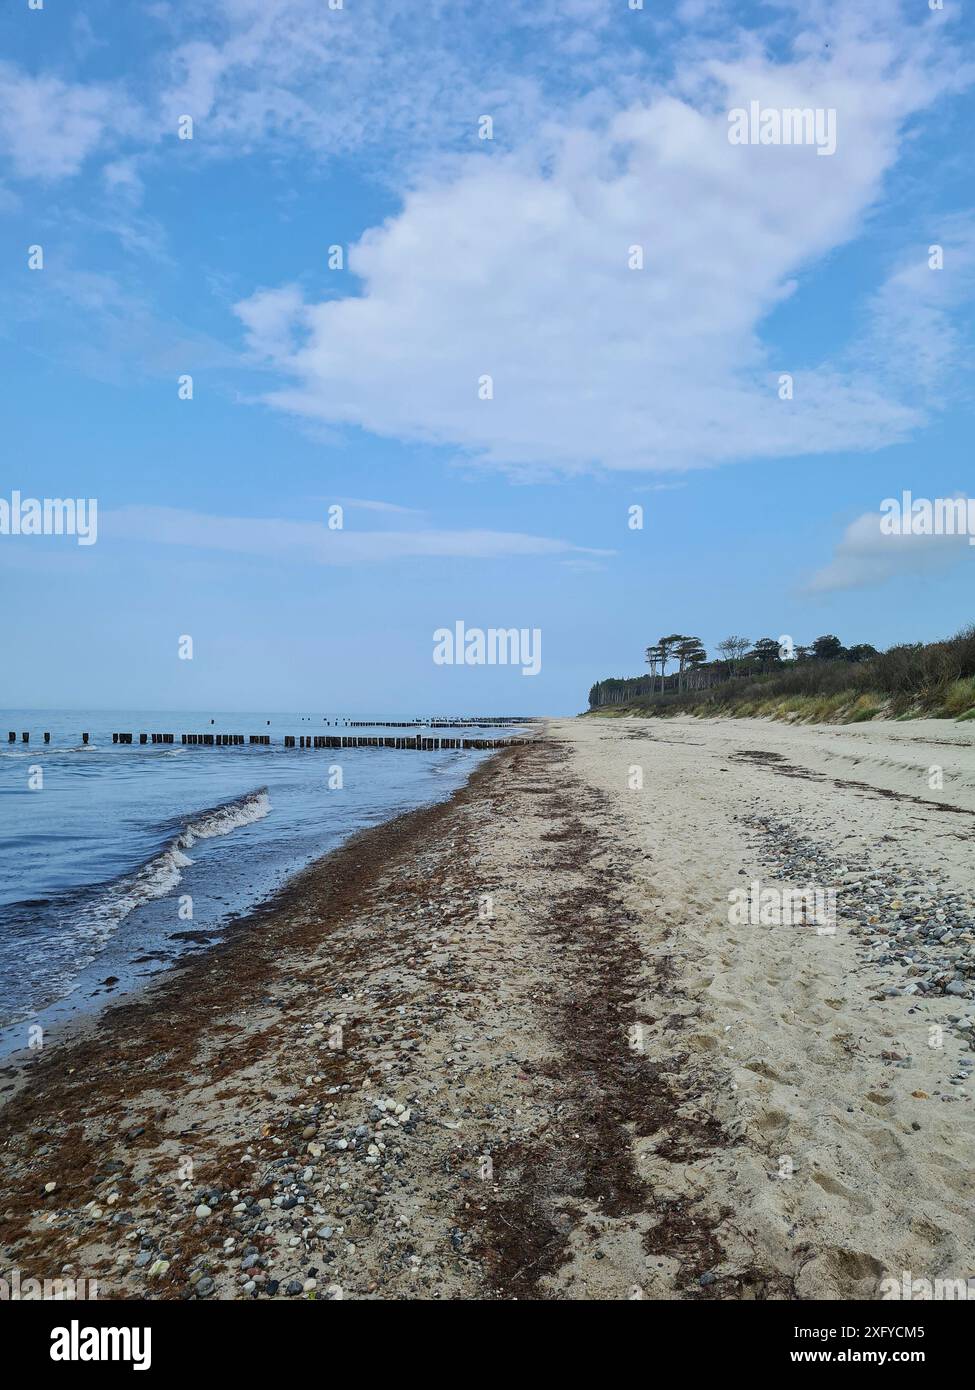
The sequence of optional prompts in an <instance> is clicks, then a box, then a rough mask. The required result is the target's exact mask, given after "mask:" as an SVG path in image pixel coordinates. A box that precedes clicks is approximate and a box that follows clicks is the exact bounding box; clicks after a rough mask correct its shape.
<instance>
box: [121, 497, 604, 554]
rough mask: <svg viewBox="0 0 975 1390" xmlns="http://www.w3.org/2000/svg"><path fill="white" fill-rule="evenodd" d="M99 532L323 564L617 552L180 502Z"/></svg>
mask: <svg viewBox="0 0 975 1390" xmlns="http://www.w3.org/2000/svg"><path fill="white" fill-rule="evenodd" d="M99 536H100V538H101V537H105V538H111V539H115V540H122V541H132V540H134V541H139V542H150V543H153V544H158V545H179V546H187V547H192V548H195V549H200V550H220V551H231V552H237V553H238V554H243V555H261V556H265V557H268V558H273V559H276V560H282V559H283V560H293V561H297V562H302V563H312V564H321V565H350V564H380V563H383V562H386V561H391V560H400V559H407V558H419V557H432V558H442V559H443V558H463V559H472V560H488V559H497V558H499V557H515V556H529V555H537V556H563V555H608V554H612V552H611V551H606V550H594V549H591V548H589V547H586V546H577V545H572V544H571V543H570V542H569V541H563V540H553V539H550V538H548V537H546V536H532V535H526V534H525V533H523V532H518V531H487V530H469V531H450V530H415V531H360V530H356V529H355V528H354V527H351V526H348V525H347V526H346V527H345V529H343V530H341V531H330V530H329V529H328V527H327V526H326V525H325V524H324V521H323V522H322V523H317V522H311V521H288V520H284V519H281V518H278V517H267V518H265V517H230V516H206V515H204V514H202V513H200V512H191V511H185V510H182V509H180V508H177V507H142V506H132V507H121V508H118V509H116V510H113V511H106V512H103V513H101V514H100V516H99Z"/></svg>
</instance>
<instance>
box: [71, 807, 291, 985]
mask: <svg viewBox="0 0 975 1390" xmlns="http://www.w3.org/2000/svg"><path fill="white" fill-rule="evenodd" d="M270 809H271V800H270V797H269V796H268V792H267V788H266V787H261V788H260V790H259V791H256V792H248V793H247V795H246V796H242V797H240V798H239V799H238V800H237V801H230V802H228V803H227V804H226V805H224V806H215V807H214V808H213V809H212V810H210V811H203V812H201V813H200V815H199V816H198V817H197V818H195V819H193V820H189V821H187V822H186V824H185V825H184V826H183V828H182V830H180V831H179V833H178V834H177V835H176V836H175V837H174V839H173V840H172V841H171V842H170V844H168V845H167V846H166V848H165V849H164V850H161V851H160V853H159V854H157V855H154V856H153V858H152V859H150V860H148V862H147V863H145V864H143V866H142V867H141V869H137V870H136V871H135V873H132V874H127V875H126V876H125V877H124V878H120V879H116V881H115V882H114V883H111V884H109V885H108V886H107V887H106V888H105V889H104V890H103V892H102V893H100V894H99V895H98V897H97V898H96V899H95V901H94V902H92V903H90V904H89V905H88V906H87V907H86V908H84V909H82V911H81V913H79V915H78V917H77V918H76V919H75V921H74V922H73V923H72V927H71V932H72V935H78V936H81V937H82V938H87V940H88V943H89V946H90V947H92V948H94V950H93V954H94V952H97V950H98V949H99V948H100V947H102V946H103V945H104V944H105V942H106V941H107V940H108V938H109V937H110V936H111V935H112V933H113V932H114V931H115V930H116V929H117V927H118V926H119V924H120V923H121V922H122V921H124V919H125V918H126V917H127V916H128V915H129V913H130V912H133V911H134V910H135V909H136V908H137V907H141V906H142V905H143V903H147V902H151V901H152V899H153V898H161V897H164V896H165V895H166V894H167V893H171V892H172V890H173V889H174V888H175V887H176V886H177V884H178V883H179V881H180V879H181V878H182V877H183V873H182V871H183V869H186V868H189V866H190V865H191V864H192V863H193V860H192V859H191V858H190V857H189V855H188V854H186V853H185V851H186V850H187V849H189V847H190V845H192V844H193V842H194V841H195V840H209V839H212V838H213V837H214V836H216V835H229V834H230V833H231V831H233V830H237V829H238V828H239V827H240V826H242V825H249V824H250V823H251V822H252V821H255V820H261V819H262V818H263V817H264V816H266V815H267V814H268V812H269V811H270ZM89 959H91V957H89ZM86 963H87V962H86Z"/></svg>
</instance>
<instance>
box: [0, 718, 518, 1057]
mask: <svg viewBox="0 0 975 1390" xmlns="http://www.w3.org/2000/svg"><path fill="white" fill-rule="evenodd" d="M353 717H354V716H351V715H350V716H348V718H349V719H351V718H353ZM356 717H359V716H356ZM211 719H212V720H213V721H214V722H213V723H212V724H211V722H210V721H211ZM342 719H343V716H336V715H326V716H323V715H322V714H320V713H319V714H315V715H307V716H301V715H273V714H268V713H266V712H265V713H261V714H250V715H242V714H219V713H216V712H214V711H212V710H209V711H207V712H206V713H197V714H186V713H183V714H172V713H161V712H153V711H137V710H126V711H121V712H114V713H105V712H98V713H94V712H86V711H49V710H48V711H31V710H7V711H5V712H3V713H2V714H0V739H2V740H3V741H2V743H0V1054H4V1053H6V1054H9V1053H10V1052H11V1051H14V1050H16V1049H18V1048H22V1047H24V1046H25V1045H26V1044H27V1043H28V1041H29V1039H30V1036H31V1033H30V1029H31V1027H32V1026H34V1027H35V1029H36V1026H37V1025H38V1024H40V1025H41V1026H42V1027H45V1028H47V1027H50V1026H52V1025H54V1024H56V1023H58V1022H61V1021H63V1020H64V1019H65V1018H66V1017H68V1016H70V1015H72V1014H75V1013H77V1012H78V1011H79V1010H86V1009H93V1008H97V1007H99V1006H100V1005H101V1004H103V1003H105V1002H106V1001H108V1000H110V999H113V998H115V997H117V996H118V995H119V994H120V993H121V992H123V991H125V990H126V989H129V988H131V987H133V986H135V985H137V984H138V983H139V982H141V981H144V980H145V979H147V978H149V977H150V976H152V975H153V974H155V973H157V972H159V971H160V970H164V969H166V968H167V967H168V966H169V965H171V964H172V963H173V961H174V960H176V959H178V958H180V957H182V956H183V955H185V953H186V952H193V951H200V950H203V949H205V948H206V945H207V944H208V942H209V941H211V940H213V939H215V938H216V937H218V936H219V935H220V934H222V933H223V932H225V931H226V930H228V929H229V928H230V926H231V924H232V922H233V920H234V919H235V918H236V917H239V916H240V915H241V914H242V913H244V912H246V911H247V910H248V909H250V908H251V907H253V906H255V905H256V904H257V903H259V902H260V901H261V900H262V899H264V898H266V897H267V896H268V895H269V894H270V893H271V892H272V891H273V890H274V889H275V888H277V887H279V886H280V885H281V883H282V882H283V881H284V880H285V879H286V878H287V877H288V876H289V875H290V874H292V873H293V872H294V871H295V870H296V869H298V868H300V867H302V866H303V865H305V864H307V863H309V862H310V861H311V860H312V859H315V858H316V857H318V856H319V855H321V854H323V853H325V852H326V851H327V850H329V849H332V848H334V847H335V846H336V845H338V844H339V843H341V841H342V840H344V839H346V838H347V837H348V836H349V835H351V834H352V833H353V832H354V831H356V830H359V829H361V828H362V827H364V826H369V825H374V824H376V823H378V822H379V821H382V820H387V819H389V818H390V817H392V816H395V815H397V814H399V813H400V812H401V811H405V810H412V809H413V808H415V807H418V806H422V805H428V804H430V803H432V802H435V801H439V800H442V799H444V798H446V797H447V796H449V795H450V794H451V792H452V791H453V790H454V789H455V788H456V787H458V786H460V785H461V784H462V783H463V782H464V781H465V779H466V778H467V776H468V774H469V773H470V772H471V770H472V769H473V767H474V766H475V765H476V764H477V763H478V762H479V761H480V760H481V759H482V758H483V757H485V756H486V754H484V753H481V752H477V751H475V750H468V751H463V750H458V751H446V752H431V753H417V752H410V751H396V750H393V749H389V750H386V749H375V748H360V749H342V750H336V749H328V750H318V749H311V750H303V749H298V748H295V749H285V748H284V747H283V736H284V734H286V733H288V734H302V733H342V732H345V733H349V734H365V735H368V734H370V733H376V734H380V735H382V734H396V733H403V734H408V735H409V734H412V733H413V732H414V730H412V729H401V730H395V729H382V728H379V727H375V728H369V727H365V728H343V727H342V725H341V721H342ZM326 720H329V721H331V722H330V723H326ZM336 720H338V721H339V727H336ZM8 730H14V731H15V732H16V734H17V740H18V741H17V743H15V744H9V743H8V742H7V731H8ZM23 730H29V731H30V735H31V739H30V744H29V745H28V746H25V745H23V744H22V743H21V742H20V735H21V732H22V731H23ZM45 730H46V731H49V732H50V734H51V742H50V744H48V745H45V744H44V742H43V734H44V731H45ZM82 731H87V732H88V733H89V736H90V742H89V744H88V746H87V747H84V746H83V744H82V739H81V734H82ZM116 731H123V732H129V733H133V734H135V735H136V742H135V744H134V745H133V746H131V747H130V746H120V745H114V744H113V743H112V733H113V732H116ZM143 732H145V733H152V732H161V733H175V734H176V736H177V740H178V738H179V735H180V734H181V733H206V732H219V733H242V734H245V735H248V734H258V733H260V734H270V735H271V740H272V742H271V746H270V747H267V748H264V747H258V746H255V747H250V746H247V745H245V746H244V747H242V748H241V747H236V748H234V747H228V748H216V747H215V748H206V747H189V746H187V747H183V746H182V745H181V744H180V743H179V742H178V741H177V743H176V744H175V745H153V744H147V745H146V746H145V747H140V746H139V744H138V734H139V733H143ZM435 732H437V731H435ZM444 732H445V734H449V733H450V732H452V731H450V730H445V731H444ZM455 732H463V731H462V730H457V731H455ZM469 732H471V733H472V734H475V735H477V736H481V735H482V731H481V730H472V731H469ZM495 732H499V733H501V732H511V730H498V731H493V730H484V731H483V736H485V737H491V736H493V734H494V733H495ZM336 764H338V765H340V766H341V769H342V781H343V786H342V788H341V789H340V790H339V789H330V788H329V769H330V767H333V766H334V765H336ZM187 899H191V900H192V918H189V917H188V916H187V913H188V910H189V908H188V905H187ZM181 906H182V910H181ZM34 1036H35V1037H36V1033H35V1035H34Z"/></svg>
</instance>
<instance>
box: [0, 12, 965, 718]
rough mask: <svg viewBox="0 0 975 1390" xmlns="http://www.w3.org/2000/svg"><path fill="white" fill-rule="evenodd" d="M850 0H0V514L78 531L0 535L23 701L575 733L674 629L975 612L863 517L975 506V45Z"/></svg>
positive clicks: (947, 556) (957, 20) (955, 586)
mask: <svg viewBox="0 0 975 1390" xmlns="http://www.w3.org/2000/svg"><path fill="white" fill-rule="evenodd" d="M853 8H859V7H850V6H848V5H846V4H842V3H841V4H836V5H833V4H818V3H813V4H809V3H804V4H801V5H798V4H797V5H791V4H776V5H769V6H764V5H763V6H755V7H743V6H741V5H740V4H734V5H731V4H729V5H727V6H726V5H724V4H721V3H711V0H684V3H678V4H676V5H673V6H667V7H666V8H665V9H664V10H661V8H660V7H658V6H656V5H654V4H652V3H648V4H647V6H646V8H645V9H643V10H631V9H630V8H629V6H628V3H627V0H561V2H560V3H556V0H538V3H536V4H533V5H532V6H530V7H529V6H523V5H521V4H515V3H494V4H491V5H483V4H481V3H471V4H464V3H460V2H459V0H454V2H453V3H451V4H446V3H445V4H440V3H426V4H423V5H417V4H416V3H405V0H404V2H403V3H399V0H385V3H377V2H376V0H369V2H368V3H367V2H366V0H344V4H343V5H342V7H341V8H340V9H330V8H329V6H328V4H327V3H326V0H260V3H258V0H214V3H212V4H209V5H207V6H186V5H177V4H168V3H162V2H159V3H148V4H142V3H139V2H138V0H132V3H130V4H127V5H126V6H124V7H120V6H118V5H117V4H114V3H107V2H106V3H100V0H90V2H89V3H74V4H68V3H65V2H63V0H44V5H43V8H42V9H41V10H32V9H30V8H29V7H28V3H27V0H23V3H13V4H11V5H8V6H7V7H5V9H4V12H3V17H2V19H0V52H2V53H3V54H4V55H5V57H4V59H3V61H2V62H0V134H2V141H0V147H2V163H0V218H2V231H0V235H2V249H3V255H2V258H0V276H2V281H3V291H4V299H5V302H6V304H7V310H6V312H5V314H4V316H3V328H2V334H0V353H2V358H3V362H2V369H3V376H4V381H5V384H6V386H7V388H8V389H7V393H6V395H7V410H6V412H5V436H6V438H5V446H6V447H5V449H4V463H5V467H4V469H3V477H2V478H0V495H2V496H5V497H9V496H10V495H11V493H12V491H13V490H15V489H16V490H19V491H20V492H21V493H22V494H23V495H25V496H36V497H65V496H74V497H94V498H97V500H98V509H99V534H98V541H97V544H96V545H94V546H89V547H81V546H78V545H77V544H75V542H74V540H73V538H70V537H64V536H62V537H13V536H0V596H2V604H3V612H4V621H5V627H6V637H7V642H6V653H7V660H6V661H5V662H4V672H3V689H2V691H0V699H2V702H3V703H4V704H6V705H9V706H42V707H43V706H50V707H54V706H77V707H102V708H117V707H150V708H165V707H176V708H185V709H200V708H206V707H208V706H211V707H214V708H222V709H227V708H237V709H262V708H269V709H275V710H289V709H290V710H319V709H321V710H324V709H346V710H353V709H357V710H361V711H363V712H372V713H376V714H382V713H387V714H392V713H395V712H399V711H408V712H411V713H419V712H455V711H460V710H476V711H478V712H486V713H494V712H504V711H511V712H514V713H547V712H551V713H565V712H573V711H575V710H577V709H581V708H583V707H584V705H585V697H586V693H587V691H588V688H589V686H590V685H591V683H592V682H593V681H594V680H596V679H599V678H601V677H604V676H610V675H632V674H636V673H638V672H639V671H640V670H641V669H642V652H643V649H644V647H645V646H646V645H647V644H648V643H649V642H650V641H653V640H655V639H656V638H657V637H658V636H659V635H660V634H661V633H664V632H671V631H682V632H690V633H696V634H699V635H700V636H701V637H702V639H703V640H704V642H705V645H706V646H708V648H709V649H713V648H714V646H715V644H716V643H717V642H718V641H720V640H721V639H722V638H723V637H725V636H727V635H728V633H729V632H741V633H745V634H746V635H748V636H750V637H752V638H757V637H759V636H765V635H771V636H776V637H778V636H780V635H782V634H790V635H792V636H794V638H795V640H796V641H797V642H808V641H810V640H811V639H812V638H814V637H815V636H817V635H818V634H820V633H822V632H828V631H832V632H836V633H838V634H839V635H840V636H841V637H842V638H843V639H844V640H845V641H847V642H851V643H852V642H859V641H870V642H873V643H874V644H875V645H878V646H884V645H888V644H890V643H892V642H895V641H901V640H919V639H930V638H934V637H937V636H941V635H945V634H947V633H949V632H951V631H953V630H955V629H957V628H958V627H959V626H961V625H963V624H965V623H967V622H969V621H971V620H972V617H973V605H972V597H973V575H975V550H973V549H971V548H969V547H968V546H967V545H965V544H964V543H962V544H957V543H955V542H954V541H949V542H948V543H944V542H945V538H938V540H939V542H941V543H939V544H930V543H926V542H923V541H918V542H917V543H915V542H914V540H913V538H912V539H911V541H910V543H907V544H903V545H901V546H899V547H898V549H897V551H896V554H893V555H892V553H891V552H890V550H889V548H888V550H887V551H886V552H881V551H880V549H879V548H878V546H877V544H876V542H875V538H874V533H873V528H872V522H871V520H870V518H871V517H873V516H874V514H876V513H877V512H878V510H879V507H880V504H881V501H882V500H883V499H884V498H886V497H889V496H891V495H896V494H899V493H900V491H901V490H902V489H904V488H909V489H911V490H912V491H913V492H914V493H915V494H916V495H918V496H927V497H936V496H937V497H943V496H953V495H956V494H958V493H964V494H968V493H970V492H971V490H972V484H971V475H972V450H971V433H972V432H971V406H972V391H971V384H972V378H971V351H972V341H971V321H972V315H971V307H972V306H971V294H972V285H973V269H975V218H973V210H972V177H971V176H972V168H971V159H970V155H969V150H970V147H971V130H972V124H973V122H972V117H973V110H972V86H973V81H975V64H973V57H975V32H973V25H972V21H971V14H970V12H969V13H968V14H966V12H965V9H964V6H962V5H960V4H956V3H951V0H945V6H944V9H943V10H935V11H932V10H930V9H929V8H928V7H927V6H926V5H923V4H919V3H918V4H911V5H903V6H898V5H896V4H892V3H888V0H875V3H872V4H871V5H870V7H869V12H868V13H867V12H865V13H864V14H863V15H857V14H851V13H850V12H849V11H850V10H851V9H853ZM752 100H757V101H759V102H760V103H761V104H762V105H763V106H764V107H784V106H790V107H791V106H802V107H811V108H829V109H833V110H835V112H836V129H837V147H836V152H835V154H833V155H830V156H827V157H820V156H818V155H817V152H816V150H815V148H811V147H808V146H806V147H791V148H787V147H784V146H745V147H740V146H734V145H732V144H730V143H729V141H728V138H727V129H728V119H727V113H728V111H729V110H730V109H732V108H736V107H747V106H748V103H749V102H750V101H752ZM185 115H190V116H192V119H193V138H192V139H191V140H180V139H179V138H178V136H177V129H178V124H179V120H180V117H182V116H185ZM484 115H490V117H491V119H492V122H493V139H491V140H483V139H480V138H479V122H480V118H481V117H482V116H484ZM932 244H939V245H943V246H944V269H943V270H940V271H933V270H931V269H930V268H929V266H928V248H929V246H930V245H932ZM32 245H41V246H42V247H43V251H44V268H43V270H39V271H30V270H28V269H27V248H28V247H29V246H32ZM335 245H337V246H340V247H341V248H342V252H343V262H344V264H343V268H342V269H340V270H338V269H330V268H329V264H328V261H329V248H330V247H331V246H335ZM633 245H639V246H641V247H642V248H643V254H644V266H643V269H642V270H632V269H630V268H629V265H628V255H629V248H630V247H631V246H633ZM781 373H790V374H791V375H792V376H793V379H794V397H793V399H792V400H791V401H782V400H780V399H779V394H778V381H779V376H780V374H781ZM184 374H190V375H192V378H193V398H192V400H181V399H179V396H178V389H177V383H178V379H179V378H180V376H182V375H184ZM485 374H487V375H490V376H491V378H492V380H493V383H494V395H493V399H490V400H482V399H479V397H478V390H477V383H478V380H479V378H480V377H481V376H482V375H485ZM333 503H340V504H341V505H343V507H344V527H343V530H342V532H341V533H337V532H329V531H328V530H327V529H325V522H326V518H327V509H328V506H329V505H330V504H333ZM634 504H639V505H642V506H643V508H644V509H645V514H644V526H643V529H642V530H632V529H630V527H629V526H628V515H629V512H628V509H629V508H630V507H631V506H633V505H634ZM458 619H461V620H463V621H464V622H465V623H466V624H467V626H468V627H474V626H479V627H485V628H486V627H489V626H496V627H505V628H509V627H527V628H538V629H540V630H541V633H542V669H541V672H540V674H539V675H537V676H535V677H526V676H523V675H522V674H521V672H520V670H519V669H518V668H517V667H490V668H485V667H444V666H438V665H435V664H434V663H433V661H432V655H431V654H432V647H433V642H432V634H433V631H434V629H436V628H439V627H442V626H452V625H453V624H454V623H455V621H457V620H458ZM182 634H190V635H192V637H193V639H194V658H193V660H192V661H180V660H179V659H178V656H177V643H178V638H179V637H180V636H181V635H182Z"/></svg>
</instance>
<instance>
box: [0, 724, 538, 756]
mask: <svg viewBox="0 0 975 1390" xmlns="http://www.w3.org/2000/svg"><path fill="white" fill-rule="evenodd" d="M511 722H512V724H524V723H526V722H527V721H526V720H512V721H511ZM352 727H370V728H374V729H389V728H397V729H398V728H406V727H411V728H415V727H416V725H412V724H411V725H406V724H392V723H381V724H372V725H368V726H366V725H362V724H361V723H360V724H356V725H353V726H352ZM423 727H425V728H437V727H445V728H467V727H473V728H481V727H486V726H482V725H477V724H474V725H462V724H460V723H459V722H458V723H455V724H451V725H443V726H438V725H436V724H433V723H431V724H427V725H424V726H423ZM495 727H501V725H500V724H498V725H496V726H495ZM20 737H21V742H22V743H25V744H29V743H30V732H29V731H27V730H25V731H24V732H23V733H21V736H20ZM89 737H90V735H89V734H87V733H83V734H82V735H81V739H82V742H83V743H85V744H87V743H88V740H89ZM177 740H178V741H179V743H180V745H181V746H185V747H201V748H241V747H243V746H244V744H247V745H248V746H254V745H257V746H258V747H263V748H270V747H271V735H270V734H218V733H207V734H178V735H177V734H169V733H145V734H130V733H113V734H112V742H113V743H114V744H119V745H125V746H128V745H130V744H136V743H138V746H139V747H140V748H141V747H145V746H146V745H147V744H160V743H162V744H175V743H176V742H177ZM7 741H8V742H9V743H16V741H17V734H16V733H15V732H14V731H13V730H11V731H10V732H8V734H7ZM44 742H45V743H46V744H49V743H50V742H51V735H50V733H47V732H46V733H45V734H44ZM533 742H534V736H532V737H529V738H515V737H510V736H505V737H503V738H476V737H464V736H463V735H460V736H455V737H445V736H444V735H442V734H427V735H424V734H413V735H412V736H411V735H409V734H388V735H383V734H373V735H369V734H285V735H284V741H283V745H282V746H283V747H285V748H329V749H336V748H402V749H407V748H408V749H412V750H413V751H414V752H421V753H436V752H440V751H441V750H444V749H451V748H473V749H489V748H512V747H515V746H516V745H520V744H525V743H533Z"/></svg>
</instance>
